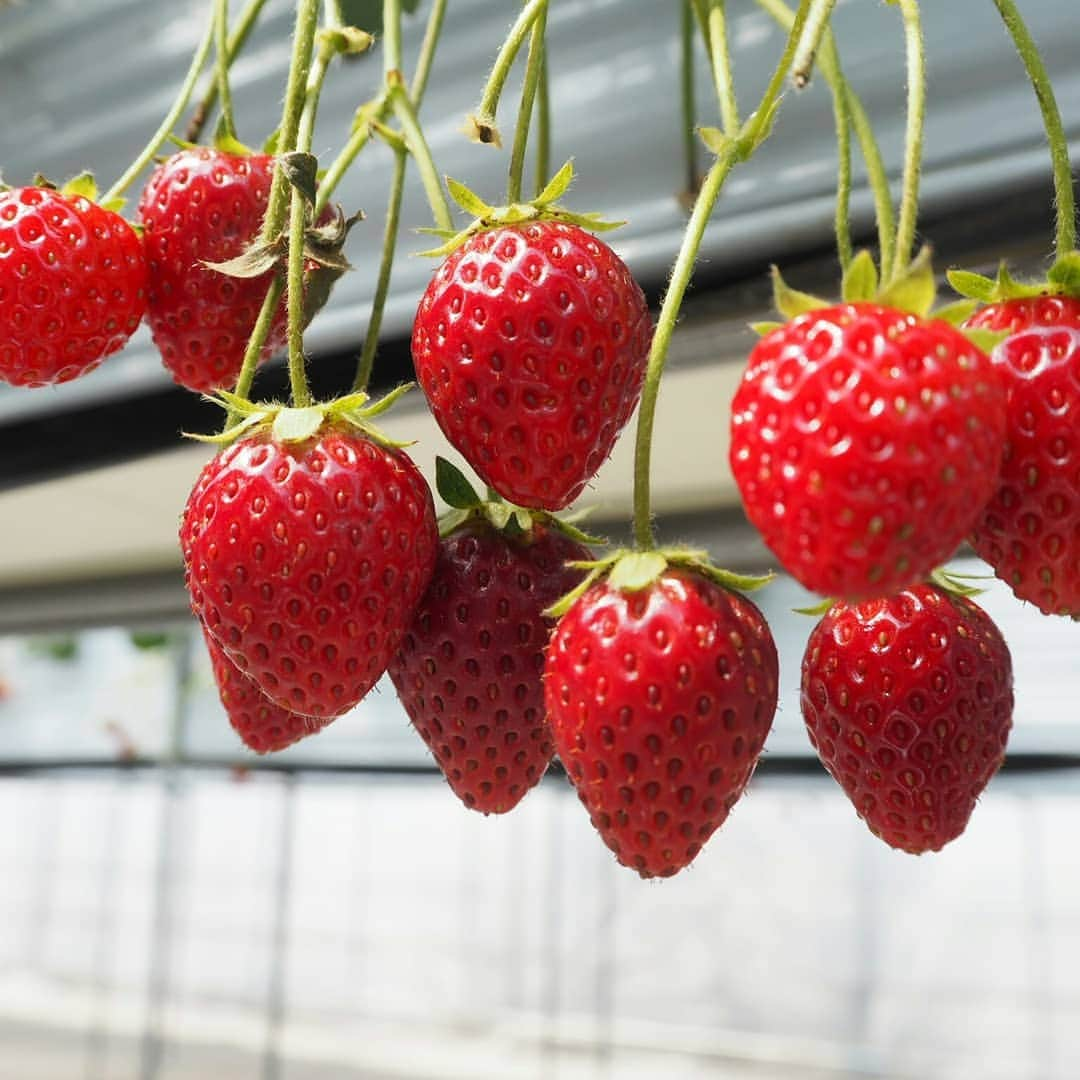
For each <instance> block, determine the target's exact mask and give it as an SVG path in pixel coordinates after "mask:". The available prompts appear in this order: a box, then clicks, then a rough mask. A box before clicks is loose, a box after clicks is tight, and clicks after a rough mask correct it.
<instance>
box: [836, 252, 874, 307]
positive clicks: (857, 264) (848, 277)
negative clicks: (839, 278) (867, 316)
mask: <svg viewBox="0 0 1080 1080" xmlns="http://www.w3.org/2000/svg"><path fill="white" fill-rule="evenodd" d="M877 291H878V272H877V267H876V266H875V265H874V256H873V255H871V254H870V252H869V251H867V250H865V248H864V249H863V250H862V251H860V252H859V253H858V254H857V255H856V256H855V258H854V259H852V260H851V265H850V266H848V268H847V273H845V274H844V281H843V285H842V286H841V295H842V296H843V298H844V300H845V301H846V302H847V303H849V304H858V303H869V302H870V301H871V300H873V299H874V297H875V296H877Z"/></svg>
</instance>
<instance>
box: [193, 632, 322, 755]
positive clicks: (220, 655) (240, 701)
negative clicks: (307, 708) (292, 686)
mask: <svg viewBox="0 0 1080 1080" xmlns="http://www.w3.org/2000/svg"><path fill="white" fill-rule="evenodd" d="M203 638H204V639H205V641H206V649H207V651H208V652H209V654H210V664H211V667H212V668H213V670H214V681H215V682H216V683H217V688H218V694H219V695H220V697H221V704H222V705H223V706H224V708H225V712H226V714H227V715H228V717H229V723H230V724H231V725H232V727H233V730H234V731H235V732H236V734H237V735H239V736H240V739H241V741H242V742H243V744H244V745H245V746H246V747H247V748H248V749H249V750H254V751H255V753H256V754H272V753H274V752H275V751H278V750H284V749H285V748H286V747H287V746H292V745H293V743H296V742H299V741H300V740H301V739H303V738H306V737H307V736H308V735H314V734H315V733H316V732H318V731H320V730H321V729H322V728H323V727H325V725H326V723H327V721H325V720H316V719H315V718H314V717H311V716H301V715H300V714H299V713H294V712H290V711H289V710H288V709H283V708H282V707H281V706H280V705H275V704H274V703H273V702H272V701H271V700H270V699H269V698H268V697H266V695H265V694H263V692H262V691H261V690H260V689H259V688H258V687H257V686H256V685H255V683H254V682H252V680H251V679H249V678H248V677H247V676H246V675H245V674H244V673H243V672H242V671H241V670H240V669H239V668H238V667H237V666H236V665H235V664H234V663H233V662H232V661H231V660H230V659H229V657H228V656H227V655H226V653H225V650H224V649H222V647H221V646H220V645H219V644H218V643H217V641H216V640H215V639H214V638H213V636H212V635H210V634H209V633H208V632H207V630H206V628H205V627H203Z"/></svg>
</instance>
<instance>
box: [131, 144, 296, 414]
mask: <svg viewBox="0 0 1080 1080" xmlns="http://www.w3.org/2000/svg"><path fill="white" fill-rule="evenodd" d="M273 172H274V159H273V158H272V157H271V156H270V155H269V154H251V155H248V156H244V155H238V154H228V153H225V152H224V151H221V150H215V149H211V148H209V147H197V148H195V149H191V150H182V151H181V152H180V153H178V154H173V155H172V157H170V158H168V159H167V160H166V161H165V162H163V163H162V164H161V165H159V166H158V167H157V169H156V170H155V171H154V173H153V175H152V176H151V177H150V180H149V182H148V183H147V185H146V188H145V190H144V191H143V194H142V198H141V200H140V201H139V216H140V218H141V220H142V224H143V227H144V229H145V230H146V232H145V236H144V240H145V243H146V257H147V262H148V263H149V267H150V302H149V309H148V312H147V314H148V321H149V323H150V329H151V331H152V332H153V335H154V343H155V344H156V345H157V347H158V349H159V351H160V352H161V357H162V360H163V361H164V362H165V366H166V367H167V368H168V369H169V371H170V372H172V376H173V378H174V379H175V380H176V382H178V383H179V384H180V385H181V386H185V387H187V388H188V389H189V390H195V391H198V392H201V393H207V392H209V391H211V390H216V389H222V388H229V387H231V386H233V385H234V384H235V383H236V379H237V376H238V375H239V374H240V367H241V364H242V363H243V359H244V350H245V348H246V347H247V342H248V338H249V337H251V331H252V329H253V328H254V326H255V320H256V318H257V317H258V314H259V308H260V307H261V306H262V303H263V300H264V299H265V298H266V290H267V289H268V288H269V287H270V282H271V280H272V278H273V271H267V272H266V273H265V274H262V275H260V276H259V277H254V278H236V277H230V276H228V275H226V274H222V273H220V272H218V271H217V270H211V269H209V268H208V267H206V266H204V265H203V263H206V262H225V261H227V260H228V259H232V258H235V257H236V256H237V255H240V254H241V253H242V252H243V251H244V249H245V248H246V247H247V246H248V245H249V244H250V243H251V241H252V240H254V239H255V238H256V236H257V235H258V233H259V230H260V228H261V227H262V221H263V216H264V214H265V213H266V204H267V200H268V198H269V195H270V183H271V180H272V179H273ZM285 320H286V315H285V300H284V298H283V299H282V302H281V308H280V310H279V311H278V312H277V314H276V316H275V318H274V323H273V326H272V327H271V330H270V334H269V336H268V337H267V340H266V344H265V345H264V347H263V351H262V359H263V360H265V359H266V358H267V357H269V356H271V355H272V354H273V353H274V352H275V351H276V350H277V349H279V348H281V346H282V345H283V344H284V342H285Z"/></svg>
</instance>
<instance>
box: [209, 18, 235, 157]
mask: <svg viewBox="0 0 1080 1080" xmlns="http://www.w3.org/2000/svg"><path fill="white" fill-rule="evenodd" d="M214 50H215V53H216V54H217V62H216V64H215V79H214V81H215V82H216V83H217V88H218V97H219V98H221V122H222V130H223V131H224V132H225V134H226V135H227V136H228V137H229V138H232V139H235V138H236V120H235V117H234V116H233V103H232V90H231V89H230V87H229V0H214Z"/></svg>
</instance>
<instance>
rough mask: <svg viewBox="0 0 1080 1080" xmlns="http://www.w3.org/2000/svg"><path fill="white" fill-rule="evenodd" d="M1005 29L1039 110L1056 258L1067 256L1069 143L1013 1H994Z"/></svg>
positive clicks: (1070, 240) (1072, 214)
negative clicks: (1050, 177)
mask: <svg viewBox="0 0 1080 1080" xmlns="http://www.w3.org/2000/svg"><path fill="white" fill-rule="evenodd" d="M994 4H995V5H996V7H997V9H998V11H999V12H1000V14H1001V18H1002V21H1003V22H1004V23H1005V27H1006V29H1007V30H1008V31H1009V34H1010V35H1011V36H1012V39H1013V43H1014V44H1015V45H1016V51H1017V52H1018V53H1019V54H1020V59H1021V60H1023V62H1024V67H1025V68H1026V69H1027V73H1028V78H1029V79H1030V80H1031V86H1032V89H1034V91H1035V97H1036V98H1037V99H1038V102H1039V108H1040V109H1041V110H1042V118H1043V126H1044V127H1045V128H1046V137H1047V139H1048V140H1049V142H1050V160H1051V163H1052V165H1053V169H1054V195H1055V198H1056V202H1057V239H1056V242H1055V247H1056V249H1057V255H1058V257H1059V258H1060V257H1061V256H1062V255H1066V254H1068V252H1070V251H1072V250H1074V249H1075V247H1076V197H1075V194H1074V192H1073V178H1072V166H1071V165H1070V164H1069V141H1068V139H1067V138H1066V137H1065V127H1064V125H1063V124H1062V122H1061V111H1060V110H1059V109H1058V103H1057V98H1056V97H1055V96H1054V88H1053V86H1052V85H1051V83H1050V76H1049V75H1048V74H1047V71H1046V65H1045V64H1044V63H1043V59H1042V57H1041V56H1040V55H1039V48H1038V46H1037V45H1036V44H1035V40H1034V38H1032V36H1031V32H1030V31H1029V30H1028V28H1027V26H1026V25H1025V24H1024V20H1023V19H1022V18H1021V17H1020V12H1019V10H1018V9H1017V7H1016V4H1015V3H1014V2H1013V0H994Z"/></svg>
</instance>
